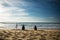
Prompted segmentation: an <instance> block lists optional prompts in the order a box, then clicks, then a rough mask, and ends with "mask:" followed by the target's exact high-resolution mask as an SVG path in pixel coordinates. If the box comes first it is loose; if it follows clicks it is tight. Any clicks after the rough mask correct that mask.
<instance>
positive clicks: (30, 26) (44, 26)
mask: <svg viewBox="0 0 60 40" xmlns="http://www.w3.org/2000/svg"><path fill="white" fill-rule="evenodd" d="M16 25H17V29H22V25H24V26H25V29H27V30H30V29H31V30H32V29H34V26H35V25H36V26H37V29H60V23H46V22H19V23H0V28H2V29H15V28H16Z"/></svg>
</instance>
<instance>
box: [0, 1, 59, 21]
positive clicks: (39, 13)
mask: <svg viewBox="0 0 60 40" xmlns="http://www.w3.org/2000/svg"><path fill="white" fill-rule="evenodd" d="M0 22H60V0H0Z"/></svg>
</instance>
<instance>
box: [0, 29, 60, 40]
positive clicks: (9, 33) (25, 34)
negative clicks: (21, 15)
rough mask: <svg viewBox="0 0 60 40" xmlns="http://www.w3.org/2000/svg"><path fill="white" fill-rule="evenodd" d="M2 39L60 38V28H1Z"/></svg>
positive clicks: (57, 39)
mask: <svg viewBox="0 0 60 40" xmlns="http://www.w3.org/2000/svg"><path fill="white" fill-rule="evenodd" d="M0 40H60V30H19V29H17V30H15V29H12V30H0Z"/></svg>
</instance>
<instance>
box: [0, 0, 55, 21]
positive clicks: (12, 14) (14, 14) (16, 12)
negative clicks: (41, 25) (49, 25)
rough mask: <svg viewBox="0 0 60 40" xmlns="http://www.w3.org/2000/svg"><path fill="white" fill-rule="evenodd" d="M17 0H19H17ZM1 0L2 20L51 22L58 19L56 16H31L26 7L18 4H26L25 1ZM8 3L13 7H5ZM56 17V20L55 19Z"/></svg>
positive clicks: (0, 14)
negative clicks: (20, 6)
mask: <svg viewBox="0 0 60 40" xmlns="http://www.w3.org/2000/svg"><path fill="white" fill-rule="evenodd" d="M16 1H17V0H16ZM16 1H13V0H0V22H51V21H56V20H55V19H54V18H52V17H50V18H38V17H31V16H30V15H29V13H27V12H26V9H23V8H19V7H17V6H16V5H17V4H22V5H23V6H26V5H24V1H22V0H21V1H18V2H16ZM4 3H7V4H8V5H10V6H11V7H5V6H4V5H3V4H4ZM53 19H54V20H53Z"/></svg>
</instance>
